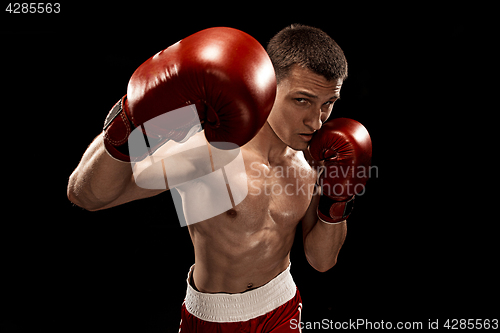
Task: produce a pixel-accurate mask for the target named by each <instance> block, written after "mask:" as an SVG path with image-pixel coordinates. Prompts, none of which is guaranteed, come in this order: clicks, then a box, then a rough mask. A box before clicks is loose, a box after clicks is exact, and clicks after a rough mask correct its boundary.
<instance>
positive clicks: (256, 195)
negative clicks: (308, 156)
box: [240, 161, 315, 227]
mask: <svg viewBox="0 0 500 333" xmlns="http://www.w3.org/2000/svg"><path fill="white" fill-rule="evenodd" d="M246 176H247V187H248V195H247V197H246V198H245V200H244V201H243V202H242V206H241V207H240V208H241V210H246V209H247V208H250V209H257V211H259V212H260V214H261V215H267V216H268V217H269V218H270V219H271V220H272V222H273V223H276V224H279V225H288V224H292V225H293V226H294V227H295V225H296V224H297V223H298V221H299V220H300V219H301V218H302V217H303V216H304V214H305V212H306V210H307V208H308V206H309V203H310V201H311V198H312V194H313V192H314V186H315V174H314V172H313V170H312V169H311V168H310V167H309V165H308V164H307V163H305V164H304V163H300V161H299V162H297V161H291V162H290V163H288V164H284V165H278V166H268V165H262V164H258V163H257V162H253V163H250V164H249V165H247V168H246Z"/></svg>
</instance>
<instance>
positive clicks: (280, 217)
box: [178, 158, 316, 232]
mask: <svg viewBox="0 0 500 333" xmlns="http://www.w3.org/2000/svg"><path fill="white" fill-rule="evenodd" d="M287 162H288V163H283V164H280V165H276V166H269V165H265V164H263V163H260V162H258V161H255V160H252V159H249V158H246V159H244V160H243V159H242V160H241V165H240V166H241V167H238V168H236V167H234V166H235V163H232V164H230V165H226V166H225V167H223V168H221V169H219V170H217V171H216V172H213V173H211V174H210V175H207V176H205V177H202V178H199V179H196V180H195V181H192V182H189V183H188V184H185V185H183V186H182V187H180V188H178V189H179V192H180V193H181V196H182V201H183V202H182V204H183V210H184V215H185V217H186V220H187V223H188V224H191V223H197V222H199V221H202V220H207V219H209V220H213V221H217V223H218V224H220V223H224V224H225V223H231V225H232V224H233V222H238V223H236V224H237V225H238V228H241V227H242V226H245V230H247V231H249V232H252V231H257V230H262V229H266V228H271V227H281V228H284V229H288V228H295V226H296V225H297V223H298V222H299V220H300V219H301V218H302V217H303V216H304V214H305V212H306V210H307V208H308V206H309V203H310V201H311V198H312V195H313V192H314V186H315V182H316V175H315V173H314V171H313V170H312V168H311V167H310V166H309V164H308V163H307V162H306V161H305V160H300V159H290V160H289V161H287ZM204 224H205V223H204ZM209 224H211V223H209Z"/></svg>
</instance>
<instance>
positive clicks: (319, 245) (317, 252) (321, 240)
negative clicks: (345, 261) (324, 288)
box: [304, 220, 347, 272]
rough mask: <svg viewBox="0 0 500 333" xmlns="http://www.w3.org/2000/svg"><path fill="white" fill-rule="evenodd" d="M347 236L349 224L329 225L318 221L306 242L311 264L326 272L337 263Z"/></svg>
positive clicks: (306, 251)
mask: <svg viewBox="0 0 500 333" xmlns="http://www.w3.org/2000/svg"><path fill="white" fill-rule="evenodd" d="M346 234H347V223H346V222H345V221H344V222H341V223H337V224H327V223H324V222H321V221H320V220H318V221H317V222H316V224H315V225H314V227H313V228H312V229H311V231H310V232H309V233H308V234H307V236H306V238H305V240H304V251H305V254H306V258H307V261H308V262H309V264H310V265H311V266H312V267H314V268H315V269H316V270H318V271H320V272H326V271H327V270H329V269H330V268H332V267H333V266H334V265H335V264H336V263H337V256H338V254H339V251H340V248H341V247H342V244H344V240H345V237H346Z"/></svg>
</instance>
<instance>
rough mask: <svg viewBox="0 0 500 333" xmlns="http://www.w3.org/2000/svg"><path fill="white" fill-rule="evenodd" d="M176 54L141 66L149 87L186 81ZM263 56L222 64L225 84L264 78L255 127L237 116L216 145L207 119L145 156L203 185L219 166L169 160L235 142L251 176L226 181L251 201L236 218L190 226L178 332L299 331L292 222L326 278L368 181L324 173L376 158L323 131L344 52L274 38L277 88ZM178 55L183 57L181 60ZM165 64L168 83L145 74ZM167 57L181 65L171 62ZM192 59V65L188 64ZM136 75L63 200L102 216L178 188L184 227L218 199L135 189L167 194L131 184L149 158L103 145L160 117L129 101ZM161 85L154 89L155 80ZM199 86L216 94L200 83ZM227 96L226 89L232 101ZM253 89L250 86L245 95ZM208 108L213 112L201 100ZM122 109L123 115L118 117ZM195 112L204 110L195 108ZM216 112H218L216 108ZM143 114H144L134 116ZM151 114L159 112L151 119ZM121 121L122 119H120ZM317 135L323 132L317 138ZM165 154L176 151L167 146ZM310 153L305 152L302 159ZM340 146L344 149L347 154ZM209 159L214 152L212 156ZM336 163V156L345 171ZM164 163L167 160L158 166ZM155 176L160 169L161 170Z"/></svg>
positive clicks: (360, 144) (152, 176)
mask: <svg viewBox="0 0 500 333" xmlns="http://www.w3.org/2000/svg"><path fill="white" fill-rule="evenodd" d="M216 29H223V28H216ZM207 31H209V32H210V33H212V32H213V31H214V30H213V29H207V30H204V31H202V32H199V33H198V34H195V35H193V36H197V35H199V34H203V33H205V34H208V32H207ZM220 31H222V32H221V33H229V34H232V35H231V37H230V38H229V37H228V36H226V37H225V38H223V40H224V41H225V43H229V44H230V43H238V42H234V40H237V39H238V38H240V37H241V35H239V34H238V33H241V32H238V33H237V30H236V31H235V30H233V29H231V31H229V32H228V31H226V30H224V31H223V30H220ZM233 35H235V36H236V37H234V36H233ZM193 36H190V37H188V38H186V39H185V40H183V41H182V42H181V44H182V43H184V44H183V45H186V46H187V45H188V43H190V44H193V45H197V46H198V49H200V48H204V47H206V44H207V43H211V41H210V40H211V39H210V38H211V35H209V36H208V37H207V36H203V38H201V39H200V40H203V42H200V41H199V40H198V39H196V38H193ZM238 36H239V37H238ZM233 37H234V38H233ZM245 38H246V37H245ZM240 42H241V44H242V45H243V44H244V45H247V46H248V45H250V46H249V47H253V46H252V45H251V44H252V43H251V42H250V41H249V40H245V41H244V42H242V41H240ZM196 43H205V44H203V45H200V44H196ZM178 44H179V43H176V44H174V45H173V46H172V47H171V48H169V49H167V50H165V51H164V53H159V54H157V55H155V57H153V58H151V59H150V60H148V62H149V63H148V62H146V63H145V64H143V65H142V66H141V67H147V70H148V71H147V72H148V73H150V74H148V75H151V76H152V77H153V78H154V79H155V80H156V81H154V82H155V83H154V84H155V85H161V84H166V83H165V82H166V81H168V80H188V79H189V78H188V76H187V75H186V74H182V73H181V72H179V73H177V72H176V73H175V75H177V74H178V76H177V77H174V76H175V75H173V74H172V72H171V68H172V67H171V66H170V67H169V66H167V65H165V64H166V63H167V62H169V61H170V62H174V61H183V60H178V59H177V58H176V57H174V56H172V55H170V53H169V52H172V51H168V50H172V49H174V48H177V47H178ZM213 45H217V47H220V49H219V50H218V51H219V53H223V54H224V55H225V54H226V53H230V52H233V51H231V50H235V49H238V48H237V47H235V45H229V47H227V48H225V47H224V46H221V45H222V44H221V42H216V43H215V42H213V43H212V45H211V46H210V47H212V46H213ZM240 50H241V49H240ZM262 50H263V49H262ZM262 50H260V49H259V47H258V46H255V47H254V49H252V50H248V51H247V52H255V54H253V55H252V56H251V57H250V56H249V57H248V58H246V59H243V60H241V61H240V62H238V61H235V60H234V59H235V58H234V56H233V57H232V58H231V59H232V60H231V61H230V62H228V61H227V59H226V60H224V61H221V62H224V65H223V66H225V67H226V68H224V69H225V70H227V72H226V74H227V75H229V74H228V73H229V72H233V71H234V67H233V68H228V67H230V66H246V65H247V64H250V65H249V66H248V67H247V68H245V69H244V71H246V72H248V73H250V74H249V75H250V76H251V75H252V73H253V72H252V71H255V70H256V69H255V68H260V72H259V73H257V74H256V75H257V76H259V80H261V81H259V83H258V84H257V85H258V86H259V87H258V89H256V90H258V91H259V92H258V94H257V95H256V94H253V93H252V94H250V96H252V97H251V98H252V99H254V100H256V102H255V105H257V106H258V108H259V110H253V111H252V112H254V113H255V112H260V115H259V117H254V118H252V119H251V120H250V122H251V123H248V124H245V125H243V126H242V125H240V123H238V122H236V123H234V121H235V120H234V118H235V117H236V118H237V116H234V114H233V116H232V117H229V118H231V119H229V120H227V122H233V123H232V124H231V123H230V124H229V127H228V128H229V130H228V131H229V134H228V135H227V136H226V137H224V136H223V135H224V134H221V135H222V137H221V136H219V137H216V138H214V134H213V130H214V128H216V129H217V128H219V129H220V127H223V126H224V124H223V123H224V121H226V119H224V118H223V117H224V115H223V114H222V113H218V117H219V118H218V119H217V121H219V122H220V124H219V125H220V126H219V125H217V126H219V127H217V126H215V127H210V126H211V124H212V123H213V116H212V117H211V116H210V115H209V112H210V111H206V113H205V114H201V113H200V114H199V116H200V120H201V124H202V126H203V129H204V130H203V131H201V132H198V133H196V132H197V131H198V130H199V128H197V129H196V130H195V131H192V130H190V129H191V128H193V122H192V121H189V120H185V124H183V125H178V124H177V125H176V128H175V129H173V130H171V129H170V130H169V131H170V132H169V134H168V135H166V137H167V139H170V141H169V142H168V143H167V144H165V142H164V141H165V140H164V139H165V136H161V135H160V136H159V137H161V138H160V139H159V141H158V142H157V143H155V142H153V143H151V142H150V143H148V147H150V148H151V149H149V148H148V150H149V153H151V151H152V150H156V149H157V151H156V152H155V154H158V153H160V154H161V153H165V154H167V155H168V152H170V157H171V158H172V159H174V158H175V159H176V160H175V163H174V164H176V165H178V168H177V169H176V170H177V171H176V172H177V174H176V175H175V177H178V178H179V179H184V180H195V179H197V178H198V177H200V175H206V174H208V173H210V172H211V171H214V165H213V162H212V164H211V170H210V169H209V170H203V169H204V167H203V166H201V167H197V164H196V163H197V162H196V161H194V162H193V159H190V158H185V159H183V158H179V157H178V156H183V155H182V154H177V155H175V154H173V153H172V152H176V151H178V149H179V148H180V147H181V146H182V145H183V143H182V144H179V143H178V142H186V144H188V143H189V142H195V141H196V140H200V139H203V140H205V137H206V140H207V142H212V141H228V142H233V143H235V144H237V145H238V146H240V149H241V156H242V157H243V161H244V166H245V168H244V169H245V171H244V173H246V174H243V175H242V176H244V177H239V175H238V174H235V175H231V177H232V178H233V179H236V180H235V182H236V183H238V182H239V183H238V184H237V186H246V188H247V189H248V193H247V195H246V196H245V197H244V199H243V200H242V201H241V202H239V203H236V204H234V199H232V200H233V207H232V208H231V209H229V210H227V211H226V212H224V213H222V214H219V215H216V216H213V217H210V218H208V219H206V220H204V221H201V222H198V223H191V224H190V223H189V219H188V221H187V222H188V230H189V233H190V236H191V240H192V242H193V246H194V250H195V264H194V265H193V267H192V268H191V270H190V272H189V274H188V289H187V295H186V299H185V302H184V304H183V306H182V320H181V327H180V332H212V331H213V332H235V331H239V330H242V331H245V332H290V331H292V327H293V325H291V324H290V323H291V322H290V321H291V320H292V319H295V320H296V321H295V323H297V322H298V321H300V311H301V306H302V304H301V299H300V294H299V292H298V290H297V289H296V286H295V284H294V282H293V279H292V278H291V275H290V269H289V266H290V258H289V255H290V249H291V247H292V243H293V240H294V236H295V231H296V228H297V226H298V225H299V222H302V223H301V227H302V230H303V237H304V251H305V254H306V257H307V260H308V262H309V263H310V264H311V266H312V267H314V268H315V269H316V270H318V271H320V272H325V271H327V270H329V269H330V268H332V267H333V266H334V265H335V263H336V261H337V256H338V253H339V251H340V248H341V247H342V244H343V242H344V239H345V237H346V232H347V226H346V217H347V216H348V215H349V213H350V210H351V208H352V202H353V198H354V194H356V192H358V193H359V186H358V188H357V189H356V190H355V191H354V192H353V186H354V185H360V186H361V187H362V186H364V184H365V182H366V178H363V177H361V178H356V177H354V178H353V177H350V178H349V177H347V178H349V179H347V178H346V177H342V176H339V178H337V179H334V180H333V179H331V178H328V174H329V172H328V171H329V170H332V168H334V167H338V166H339V163H340V164H342V160H343V161H347V162H346V163H348V164H349V165H350V166H352V167H359V166H368V165H369V160H370V157H371V141H370V139H369V136H368V133H367V132H366V130H365V129H364V127H362V125H360V124H359V123H357V122H355V121H351V120H345V119H344V120H343V121H338V122H336V123H335V122H333V121H330V122H328V123H327V124H329V123H332V126H329V127H328V128H326V127H327V126H326V125H325V126H323V124H324V123H325V122H326V120H327V119H328V118H329V116H330V114H331V112H332V108H333V105H334V103H335V101H336V100H338V99H339V98H340V89H341V87H342V83H343V80H344V79H345V78H346V77H347V62H346V60H345V57H344V55H343V52H342V50H341V49H340V47H339V46H338V45H337V44H336V43H335V42H334V41H333V40H332V39H331V38H330V37H329V36H328V35H326V34H325V33H324V32H323V31H321V30H319V29H316V28H312V27H307V26H301V25H293V26H290V27H287V28H285V29H283V30H282V31H281V32H279V33H278V34H277V35H276V36H275V37H273V39H272V40H271V41H270V43H269V45H268V48H267V53H268V54H269V58H270V61H271V62H272V65H273V66H272V67H274V71H275V78H276V81H273V79H274V72H273V73H272V76H273V79H271V78H266V79H262V76H263V75H264V74H262V71H263V70H262V68H266V66H268V63H267V61H268V60H269V59H265V57H263V56H262V54H261V51H262ZM174 51H175V52H177V53H175V55H176V56H177V55H179V54H181V51H179V50H177V49H175V50H174ZM240 52H241V51H240ZM264 53H265V52H264ZM205 54H206V52H205ZM182 56H184V57H188V56H187V55H186V54H183V55H181V57H182ZM266 56H267V55H266ZM162 57H164V58H166V57H170V58H169V59H168V61H166V60H165V61H166V62H163V63H161V65H160V66H163V67H164V68H167V67H168V69H165V71H166V72H168V71H169V70H170V72H168V74H167V75H160V74H157V71H155V70H151V68H152V67H154V66H156V65H155V64H152V62H153V61H158V59H160V58H162ZM228 57H229V56H228ZM172 58H176V59H174V60H171V59H172ZM191 58H195V57H193V56H190V59H191ZM155 59H156V60H155ZM160 60H161V59H160ZM235 63H236V64H235ZM269 63H270V62H269ZM183 64H184V63H183ZM242 64H243V65H242ZM183 66H184V67H183ZM183 66H175V68H176V70H178V69H179V68H180V71H182V69H183V68H185V65H183ZM155 68H156V67H155ZM224 69H223V70H224ZM205 71H207V70H206V69H205ZM136 73H137V72H136ZM136 73H134V75H133V77H132V78H131V83H129V88H128V91H127V93H128V94H127V97H126V98H124V99H123V100H121V101H120V102H119V103H117V105H116V106H115V107H114V108H113V110H115V112H114V113H113V110H112V112H111V113H110V115H109V116H108V119H107V120H106V126H105V131H104V132H103V133H102V134H100V135H99V136H98V137H97V138H96V139H95V140H94V141H93V142H92V144H91V145H90V146H89V148H88V149H87V151H86V152H85V154H84V156H83V157H82V160H81V161H80V163H79V165H78V167H77V168H76V169H75V171H74V172H73V174H72V175H71V177H70V180H69V184H68V197H69V199H70V200H71V201H72V202H73V203H75V204H76V205H78V206H80V207H83V208H85V209H87V210H91V211H97V210H101V209H107V208H110V207H114V206H117V205H121V204H124V203H126V202H129V201H132V200H137V199H141V198H147V197H151V196H154V195H157V194H159V193H161V192H163V191H165V190H167V189H168V185H170V187H176V188H177V190H178V191H179V193H180V194H181V197H182V200H183V209H184V211H185V213H186V217H188V216H189V212H188V211H189V210H191V209H196V206H197V205H200V202H203V205H205V206H210V205H216V204H217V203H216V202H211V200H212V201H214V200H216V198H214V197H213V196H210V186H208V185H209V184H205V183H204V182H203V181H201V182H200V181H198V182H189V181H187V182H184V183H183V184H178V185H179V186H175V185H176V184H171V182H170V181H168V179H171V177H170V176H167V175H166V174H165V173H162V174H161V177H166V178H165V179H164V180H163V179H160V178H161V177H160V178H159V175H158V173H157V172H156V173H155V172H147V170H145V171H144V172H142V173H141V174H140V176H141V177H142V178H143V179H141V182H142V183H155V182H160V183H161V182H164V184H166V186H165V188H163V189H161V188H160V189H151V188H143V187H140V186H138V184H137V180H138V179H137V175H138V173H136V177H134V174H133V168H132V167H131V165H130V163H128V162H129V161H130V160H134V158H135V159H136V160H137V161H139V160H141V159H143V158H144V156H139V157H138V156H135V157H131V156H128V154H129V153H130V152H129V151H127V150H126V149H124V148H123V142H118V141H119V140H111V139H110V137H111V136H112V134H110V132H111V131H112V130H117V131H121V130H122V129H123V128H125V136H126V137H128V135H130V130H128V132H127V130H126V128H127V127H128V126H129V125H130V126H131V127H139V126H140V125H141V123H143V122H144V120H142V121H141V120H138V118H140V116H142V115H143V114H144V113H146V112H150V110H151V109H154V108H155V107H156V106H155V105H156V104H154V103H157V98H158V97H157V96H156V95H155V96H156V97H151V96H152V95H154V94H149V95H148V94H146V93H144V92H142V93H140V94H137V93H136V92H134V89H136V90H137V89H139V90H141V89H142V90H141V91H143V90H147V89H150V85H151V84H150V82H151V79H150V77H148V78H147V79H144V77H142V81H141V79H138V76H136ZM183 75H184V76H183ZM264 76H265V75H264ZM158 77H160V78H159V79H157V78H158ZM144 80H146V81H148V80H149V81H148V84H149V86H148V84H146V85H141V84H142V83H143V81H144ZM162 80H163V81H162ZM232 80H233V81H232V82H231V85H234V82H235V81H234V80H239V78H238V79H234V78H233V79H232ZM241 80H244V79H243V78H241ZM158 81H160V83H158ZM178 82H179V81H177V83H176V84H177V86H179V84H178ZM254 83H255V82H254ZM204 84H208V85H210V84H212V85H219V84H222V83H220V82H219V83H214V82H208V83H207V82H204ZM276 84H277V86H276ZM233 88H234V87H227V90H230V89H233ZM253 88H255V87H250V88H248V89H249V90H251V89H253ZM172 89H174V88H172V87H170V88H169V89H167V90H165V91H168V92H166V93H165V94H166V95H168V96H167V97H166V98H167V100H166V101H165V102H161V103H170V102H171V100H172V99H175V98H174V97H172V94H174V93H173V92H172ZM205 90H207V89H205ZM233 90H234V89H233ZM235 94H237V95H238V96H237V97H235V98H234V100H236V101H237V103H241V99H242V97H241V96H246V97H245V98H248V96H249V94H246V93H242V92H241V91H238V92H236V93H235ZM274 94H276V95H274ZM227 95H228V96H226V97H227V98H231V94H230V93H227ZM137 96H138V97H137ZM147 98H150V99H151V100H153V101H154V103H152V102H144V103H143V105H147V108H146V109H147V110H148V111H143V110H142V109H141V104H140V103H142V102H143V100H142V99H147ZM222 98H225V97H222ZM188 99H189V100H186V101H185V102H186V103H185V104H189V103H193V104H196V103H197V102H196V101H195V100H194V99H193V98H188ZM269 101H271V103H269ZM203 102H204V103H205V104H207V103H210V102H207V101H206V100H205V99H204V100H203ZM273 102H274V103H273ZM148 103H149V104H148ZM271 107H272V110H271ZM126 108H127V112H125V111H123V110H124V109H126ZM134 108H135V109H134ZM196 108H197V109H198V110H200V109H201V108H200V107H199V105H198V104H196ZM213 109H215V112H217V109H216V108H215V107H213ZM205 110H206V109H205ZM165 111H169V110H165ZM165 111H163V112H165ZM233 111H234V110H233ZM134 112H135V113H134ZM140 112H142V113H141V114H140V115H139V113H140ZM132 113H134V114H132ZM202 113H203V112H202ZM131 114H132V115H131ZM158 114H160V112H157V114H155V115H158ZM123 115H125V116H126V117H125V118H123ZM120 117H121V118H123V119H125V120H123V121H124V123H123V124H125V123H126V124H125V125H123V124H122V125H119V124H118V125H116V122H117V121H120V120H116V121H115V119H119V118H120ZM127 117H128V118H134V119H135V121H134V120H130V119H126V118H127ZM148 118H149V119H152V118H154V117H153V115H148V116H144V119H146V120H148ZM242 118H244V119H248V118H249V117H242ZM250 118H251V117H250ZM266 118H267V120H266ZM261 119H263V120H261ZM255 124H256V125H255ZM113 126H114V129H113ZM120 126H122V127H120ZM322 127H325V128H323V130H322ZM117 128H118V129H117ZM247 128H257V129H256V130H254V132H253V133H252V132H251V130H248V131H246V129H247ZM231 131H233V132H231ZM245 131H246V132H245ZM167 132H168V131H167ZM241 132H245V133H243V134H242V133H241ZM247 132H248V133H247ZM179 133H180V134H179ZM169 136H170V137H169ZM174 141H176V142H177V143H176V142H174ZM339 142H340V144H339ZM170 143H173V145H169V144H170ZM176 145H177V146H176ZM309 145H311V147H310V148H309V150H308V147H309ZM346 145H347V146H348V148H349V149H347V150H346V149H345V147H346ZM153 146H155V147H153ZM156 146H159V147H160V148H158V147H156ZM207 146H209V144H208V143H207ZM153 148H154V149H153ZM211 149H212V150H214V149H217V148H216V147H211ZM139 155H140V154H139ZM175 156H177V157H175ZM339 157H342V158H340V162H339ZM314 159H316V160H317V161H318V162H315V161H314ZM168 160H169V159H168V158H165V161H168ZM194 160H196V158H194ZM138 165H139V164H138ZM162 165H163V170H164V168H165V164H162ZM317 166H322V170H323V171H324V172H323V175H322V176H321V180H320V181H319V183H320V184H322V186H323V195H320V194H321V191H319V190H318V188H319V187H318V185H316V184H317V183H318V170H319V169H318V168H316V167H317ZM145 169H148V168H145ZM353 176H354V175H353ZM225 177H226V178H227V177H228V176H227V175H226V176H225ZM167 178H168V179H167ZM173 178H174V177H173ZM173 178H172V179H173ZM242 179H243V180H242ZM346 180H347V182H346ZM349 181H350V185H351V186H350V188H348V187H349V186H346V185H349ZM226 182H227V179H226ZM336 184H340V185H342V186H340V187H339V188H341V190H340V192H339V191H329V190H331V189H332V188H333V189H335V185H336ZM354 188H356V187H354ZM228 189H229V185H228ZM325 189H327V190H326V191H325ZM229 192H230V193H231V191H229ZM334 192H335V193H334ZM348 192H349V193H348ZM207 194H208V195H207ZM230 195H231V194H230ZM320 201H321V204H320ZM318 217H319V218H318ZM296 327H297V325H295V328H296Z"/></svg>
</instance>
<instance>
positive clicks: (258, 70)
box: [104, 27, 276, 162]
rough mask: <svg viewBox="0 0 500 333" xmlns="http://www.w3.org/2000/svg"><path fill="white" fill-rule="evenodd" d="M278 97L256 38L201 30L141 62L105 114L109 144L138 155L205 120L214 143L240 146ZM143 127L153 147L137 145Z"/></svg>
mask: <svg viewBox="0 0 500 333" xmlns="http://www.w3.org/2000/svg"><path fill="white" fill-rule="evenodd" d="M275 97H276V77H275V74H274V68H273V65H272V63H271V60H270V59H269V56H268V55H267V53H266V51H265V50H264V48H263V47H262V45H260V43H259V42H258V41H257V40H255V39H254V38H253V37H251V36H250V35H248V34H246V33H244V32H242V31H239V30H236V29H232V28H222V27H219V28H210V29H206V30H202V31H200V32H197V33H195V34H193V35H191V36H189V37H187V38H185V39H183V40H181V41H179V42H177V43H175V44H174V45H172V46H170V47H169V48H167V49H165V50H163V51H161V52H159V53H157V54H156V55H154V56H153V57H151V58H150V59H148V60H147V61H146V62H144V63H143V64H142V65H141V66H139V68H138V69H137V70H136V71H135V72H134V74H133V75H132V77H131V78H130V81H129V84H128V88H127V95H125V96H124V97H123V99H122V100H120V101H119V102H118V103H117V104H116V105H115V106H114V107H113V109H112V110H111V112H110V113H109V115H108V117H107V118H106V121H105V124H104V144H105V147H106V150H107V151H108V153H109V154H110V155H111V156H113V157H114V158H116V159H119V160H122V161H126V162H128V161H130V160H131V158H132V160H133V161H138V160H141V159H143V158H144V157H146V156H147V155H148V153H149V152H151V151H154V150H155V149H156V148H158V147H159V146H161V145H162V144H164V143H165V142H166V141H167V140H170V139H172V140H175V141H177V142H183V141H185V140H187V139H188V138H189V137H190V136H191V135H192V134H194V133H195V132H197V131H198V130H200V128H199V127H200V125H199V124H200V122H201V124H203V129H204V130H205V136H206V138H207V140H208V141H209V142H211V143H213V144H214V146H217V147H218V148H221V149H224V148H225V147H226V148H234V145H237V146H242V145H244V144H245V143H247V142H248V141H250V139H252V138H253V137H254V136H255V135H256V134H257V132H258V131H259V130H260V129H261V128H262V126H263V125H264V123H265V121H266V119H267V117H268V115H269V112H270V111H271V108H272V106H273V104H274V99H275ZM174 111H175V112H174ZM167 112H169V114H166V113H167ZM161 115H168V116H169V117H163V116H162V117H159V116H161ZM152 119H154V120H152ZM149 120H152V121H149ZM148 121H149V122H148ZM146 122H148V123H147V124H146V125H145V126H144V124H145V123H146ZM138 127H141V130H142V134H143V135H144V138H145V139H146V140H145V139H144V138H143V139H142V140H143V141H145V142H146V145H147V147H146V146H144V147H143V149H139V148H140V147H139V148H135V149H132V148H133V147H131V146H130V145H133V144H132V143H131V140H129V136H130V134H131V132H132V131H133V130H134V129H135V128H138ZM138 130H139V129H138ZM136 132H138V131H135V132H134V133H136ZM142 134H141V135H142ZM217 142H220V144H219V145H217ZM224 143H232V144H233V145H230V146H231V147H229V146H228V145H227V144H226V145H224ZM139 146H140V145H139ZM129 148H130V149H129ZM145 148H147V149H145ZM132 150H134V152H132Z"/></svg>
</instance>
